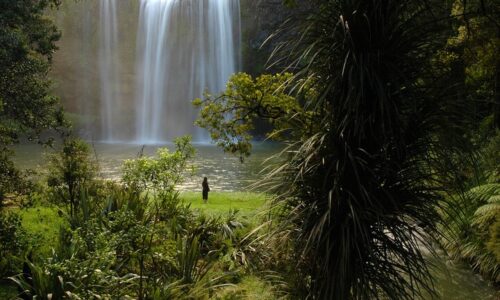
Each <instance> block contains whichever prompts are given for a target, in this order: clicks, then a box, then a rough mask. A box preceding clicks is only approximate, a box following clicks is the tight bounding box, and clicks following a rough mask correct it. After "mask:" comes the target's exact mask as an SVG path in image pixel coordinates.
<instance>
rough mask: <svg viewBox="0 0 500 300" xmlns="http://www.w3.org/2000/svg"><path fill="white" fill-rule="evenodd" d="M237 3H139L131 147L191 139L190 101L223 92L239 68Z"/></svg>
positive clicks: (197, 133)
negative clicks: (208, 93) (135, 144)
mask: <svg viewBox="0 0 500 300" xmlns="http://www.w3.org/2000/svg"><path fill="white" fill-rule="evenodd" d="M239 14H240V8H239V0H141V7H140V16H139V24H140V25H139V28H138V36H137V70H136V71H137V72H136V73H137V86H136V101H135V105H136V110H135V126H136V128H135V129H136V135H135V141H136V142H137V143H141V144H158V143H162V142H163V141H166V140H172V139H173V138H175V137H177V136H182V135H186V134H189V135H192V136H193V139H194V140H195V141H200V142H202V141H206V140H208V136H207V134H206V133H205V132H203V131H202V130H200V129H199V128H196V127H195V125H194V124H193V123H194V120H195V118H196V115H197V111H196V110H195V108H194V107H193V105H192V103H191V101H192V100H193V99H195V98H197V97H201V96H202V95H203V92H204V91H205V90H207V91H209V92H210V93H212V94H215V93H218V92H220V91H222V90H223V89H224V87H225V84H226V82H227V80H228V78H229V77H230V76H231V74H233V73H235V72H236V71H237V69H238V62H239V51H240V50H239V48H240V47H239V38H240V23H239V17H240V16H239Z"/></svg>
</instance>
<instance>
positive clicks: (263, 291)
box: [216, 275, 285, 300]
mask: <svg viewBox="0 0 500 300" xmlns="http://www.w3.org/2000/svg"><path fill="white" fill-rule="evenodd" d="M216 298H217V299H226V300H242V299H243V300H276V299H285V298H284V297H283V296H281V297H280V296H279V295H278V294H277V291H276V289H275V288H274V287H273V286H272V285H271V284H270V283H269V282H266V281H265V280H262V279H260V278H258V277H257V276H254V275H247V276H245V277H243V278H242V280H241V282H239V283H238V284H237V285H235V286H234V287H229V288H226V289H224V290H223V291H222V292H221V293H219V294H218V295H217V297H216Z"/></svg>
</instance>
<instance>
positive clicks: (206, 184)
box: [201, 181, 210, 200]
mask: <svg viewBox="0 0 500 300" xmlns="http://www.w3.org/2000/svg"><path fill="white" fill-rule="evenodd" d="M201 185H202V187H203V191H202V194H203V200H208V192H210V188H209V187H208V182H207V181H203V183H202V184H201Z"/></svg>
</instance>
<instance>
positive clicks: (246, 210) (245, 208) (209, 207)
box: [180, 192, 270, 215]
mask: <svg viewBox="0 0 500 300" xmlns="http://www.w3.org/2000/svg"><path fill="white" fill-rule="evenodd" d="M180 198H181V199H182V200H183V201H184V202H186V203H190V204H191V208H193V209H199V210H200V211H202V212H205V213H208V214H224V213H227V212H228V211H230V210H234V209H237V210H239V211H240V213H241V214H242V215H255V214H257V213H259V212H261V211H262V210H263V209H265V207H266V205H265V204H266V202H267V200H268V199H269V198H270V197H269V196H268V195H266V194H260V193H247V192H210V193H209V195H208V202H207V203H206V204H205V203H203V200H202V198H201V192H199V193H197V192H183V193H181V195H180Z"/></svg>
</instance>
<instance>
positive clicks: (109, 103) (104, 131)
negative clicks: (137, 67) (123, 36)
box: [98, 0, 121, 141]
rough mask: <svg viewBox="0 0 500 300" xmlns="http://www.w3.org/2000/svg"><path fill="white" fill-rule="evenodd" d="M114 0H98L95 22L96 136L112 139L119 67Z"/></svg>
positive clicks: (115, 133) (107, 139) (115, 126)
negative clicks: (98, 14) (98, 134)
mask: <svg viewBox="0 0 500 300" xmlns="http://www.w3.org/2000/svg"><path fill="white" fill-rule="evenodd" d="M117 1H118V0H100V1H99V5H100V6H99V9H100V16H99V17H100V22H99V50H98V51H99V53H98V59H99V80H100V109H99V113H100V120H101V134H100V138H101V139H103V140H105V141H114V140H116V137H117V135H118V133H117V131H118V130H119V128H118V127H119V126H117V122H118V119H119V118H120V105H121V104H120V97H119V92H120V78H119V74H120V70H119V65H120V62H119V57H118V56H119V55H118V53H119V44H118V25H117V24H118V20H117V8H116V3H117Z"/></svg>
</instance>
